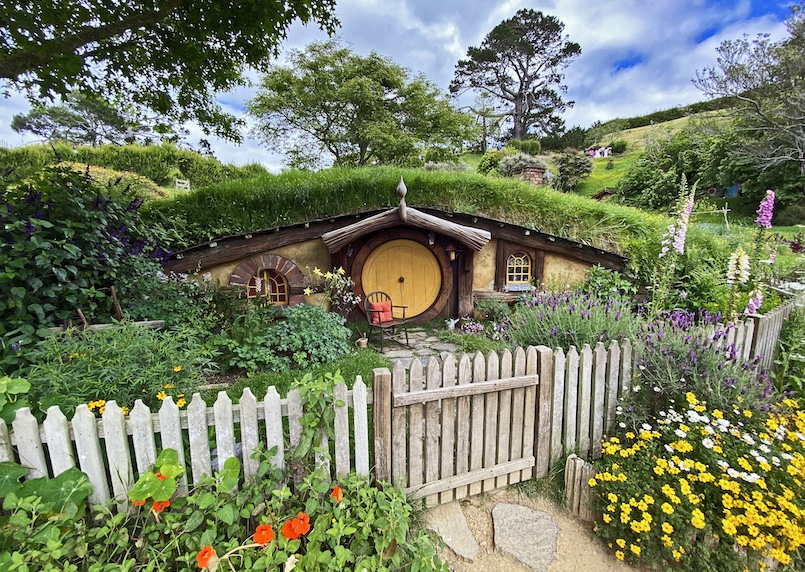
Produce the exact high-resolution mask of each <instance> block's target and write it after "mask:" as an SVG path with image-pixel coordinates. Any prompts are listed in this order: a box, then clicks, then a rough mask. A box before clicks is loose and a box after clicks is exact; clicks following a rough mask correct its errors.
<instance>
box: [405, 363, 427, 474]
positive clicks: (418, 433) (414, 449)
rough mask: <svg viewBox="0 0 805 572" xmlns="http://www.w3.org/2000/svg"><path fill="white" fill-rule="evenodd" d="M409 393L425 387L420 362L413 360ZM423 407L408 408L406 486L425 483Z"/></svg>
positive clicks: (418, 405) (417, 405)
mask: <svg viewBox="0 0 805 572" xmlns="http://www.w3.org/2000/svg"><path fill="white" fill-rule="evenodd" d="M408 384H409V387H410V389H411V391H417V390H421V389H422V388H424V387H425V375H424V373H423V372H422V362H421V361H419V360H418V359H415V360H414V361H413V362H412V363H411V367H410V368H409V370H408ZM424 439H425V406H424V405H421V404H413V405H410V406H408V485H409V486H418V485H421V484H422V483H423V482H425V472H424V469H425V445H424Z"/></svg>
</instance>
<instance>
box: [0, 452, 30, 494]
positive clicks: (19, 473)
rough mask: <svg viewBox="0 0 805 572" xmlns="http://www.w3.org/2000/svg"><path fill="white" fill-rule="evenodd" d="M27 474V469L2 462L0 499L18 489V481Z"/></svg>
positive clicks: (0, 464) (0, 466) (0, 465)
mask: <svg viewBox="0 0 805 572" xmlns="http://www.w3.org/2000/svg"><path fill="white" fill-rule="evenodd" d="M27 473H28V469H26V468H25V467H23V466H22V465H18V464H17V463H12V462H10V461H3V462H2V463H0V498H3V497H5V496H6V495H8V493H10V492H12V491H16V490H17V489H19V488H20V486H21V483H20V479H21V478H22V477H24V476H25V475H26V474H27Z"/></svg>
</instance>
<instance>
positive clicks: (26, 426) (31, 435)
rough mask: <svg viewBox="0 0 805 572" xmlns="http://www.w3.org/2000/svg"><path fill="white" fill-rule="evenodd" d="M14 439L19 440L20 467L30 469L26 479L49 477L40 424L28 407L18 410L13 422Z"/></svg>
mask: <svg viewBox="0 0 805 572" xmlns="http://www.w3.org/2000/svg"><path fill="white" fill-rule="evenodd" d="M11 427H12V428H13V429H14V437H15V438H16V440H17V453H18V454H19V456H20V465H22V466H23V467H27V468H28V474H27V475H26V476H25V478H26V479H38V478H40V477H47V476H49V475H48V463H47V461H46V460H45V449H44V447H43V446H42V439H41V437H40V435H39V423H37V421H36V418H35V417H34V416H33V414H32V413H31V410H30V409H29V408H28V407H23V408H21V409H19V410H17V416H16V417H15V418H14V421H12V422H11Z"/></svg>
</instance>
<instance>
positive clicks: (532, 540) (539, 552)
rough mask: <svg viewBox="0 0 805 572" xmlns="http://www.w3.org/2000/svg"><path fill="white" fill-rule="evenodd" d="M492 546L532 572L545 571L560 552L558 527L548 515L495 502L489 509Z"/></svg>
mask: <svg viewBox="0 0 805 572" xmlns="http://www.w3.org/2000/svg"><path fill="white" fill-rule="evenodd" d="M492 522H493V526H494V528H495V547H496V548H497V549H498V550H499V551H501V552H502V553H503V554H506V555H508V556H511V557H512V558H514V559H515V560H517V561H518V562H520V563H521V564H523V565H524V566H528V567H529V568H531V569H532V570H534V571H535V572H548V567H549V566H550V565H551V564H552V563H553V562H555V561H556V559H557V554H558V551H559V527H558V526H557V524H556V523H555V522H554V520H553V518H552V517H551V515H549V514H548V513H546V512H539V511H535V510H532V509H530V508H528V507H525V506H520V505H516V504H509V503H498V504H496V505H495V508H493V509H492Z"/></svg>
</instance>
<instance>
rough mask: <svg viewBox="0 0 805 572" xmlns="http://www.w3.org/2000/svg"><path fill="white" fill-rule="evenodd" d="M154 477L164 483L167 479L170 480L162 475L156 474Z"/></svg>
mask: <svg viewBox="0 0 805 572" xmlns="http://www.w3.org/2000/svg"><path fill="white" fill-rule="evenodd" d="M154 476H155V477H156V478H158V479H159V480H160V481H164V480H165V479H167V478H168V477H167V476H165V475H163V474H162V473H154Z"/></svg>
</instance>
